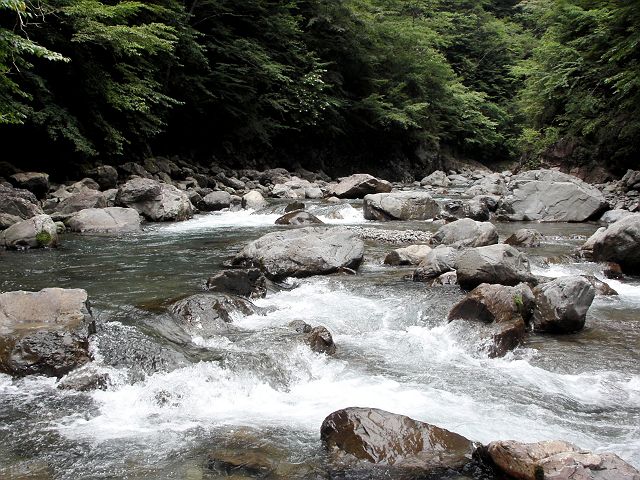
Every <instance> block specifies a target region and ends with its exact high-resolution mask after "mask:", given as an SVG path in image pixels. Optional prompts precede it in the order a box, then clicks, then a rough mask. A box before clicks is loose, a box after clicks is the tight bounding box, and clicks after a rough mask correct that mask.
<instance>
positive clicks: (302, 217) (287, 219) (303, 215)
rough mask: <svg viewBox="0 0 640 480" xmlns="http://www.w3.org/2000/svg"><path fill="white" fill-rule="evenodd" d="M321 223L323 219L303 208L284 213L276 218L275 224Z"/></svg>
mask: <svg viewBox="0 0 640 480" xmlns="http://www.w3.org/2000/svg"><path fill="white" fill-rule="evenodd" d="M322 223H323V221H322V220H320V219H319V218H318V217H316V216H315V215H314V214H312V213H309V212H305V211H303V210H298V211H294V212H289V213H285V214H284V215H282V216H281V217H279V218H277V219H276V225H315V224H322Z"/></svg>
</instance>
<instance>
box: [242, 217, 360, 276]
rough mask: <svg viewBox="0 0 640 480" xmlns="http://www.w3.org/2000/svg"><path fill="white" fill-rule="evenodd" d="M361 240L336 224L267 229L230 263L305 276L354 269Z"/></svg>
mask: <svg viewBox="0 0 640 480" xmlns="http://www.w3.org/2000/svg"><path fill="white" fill-rule="evenodd" d="M363 255H364V243H363V242H362V240H360V239H359V238H358V236H357V235H356V234H355V233H352V232H350V231H347V230H343V229H338V228H323V227H306V228H300V229H295V230H287V231H283V232H272V233H268V234H266V235H264V236H262V237H260V238H259V239H257V240H254V241H253V242H251V243H250V244H248V245H247V246H246V247H245V248H244V249H243V250H242V251H241V252H240V253H238V255H236V257H235V258H234V259H233V261H232V263H233V264H234V265H238V266H243V267H255V268H260V269H261V270H262V271H263V272H264V273H265V275H267V277H269V278H272V279H276V280H277V279H282V278H286V277H307V276H311V275H322V274H328V273H334V272H337V271H340V270H342V269H344V268H348V269H354V270H355V269H357V268H358V267H359V266H360V263H361V262H362V258H363Z"/></svg>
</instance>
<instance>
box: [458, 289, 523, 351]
mask: <svg viewBox="0 0 640 480" xmlns="http://www.w3.org/2000/svg"><path fill="white" fill-rule="evenodd" d="M533 307H534V297H533V293H532V292H531V289H530V288H529V286H528V285H526V284H520V285H518V286H516V287H507V286H504V285H490V284H488V283H483V284H480V285H478V286H477V287H476V288H474V289H473V290H472V291H471V292H469V293H468V294H467V296H466V297H465V298H464V299H462V300H461V301H460V302H458V303H457V304H456V305H454V306H453V308H452V309H451V311H450V312H449V317H448V321H449V322H452V321H454V320H467V321H473V322H480V323H481V324H482V325H483V329H482V333H481V335H482V339H483V342H482V345H483V348H486V349H487V353H488V354H489V356H490V357H501V356H504V355H505V354H506V353H507V352H509V351H511V350H513V349H514V348H515V347H517V346H518V345H520V343H521V342H522V340H523V338H524V335H525V332H526V322H527V321H528V320H529V319H530V318H531V315H532V313H533Z"/></svg>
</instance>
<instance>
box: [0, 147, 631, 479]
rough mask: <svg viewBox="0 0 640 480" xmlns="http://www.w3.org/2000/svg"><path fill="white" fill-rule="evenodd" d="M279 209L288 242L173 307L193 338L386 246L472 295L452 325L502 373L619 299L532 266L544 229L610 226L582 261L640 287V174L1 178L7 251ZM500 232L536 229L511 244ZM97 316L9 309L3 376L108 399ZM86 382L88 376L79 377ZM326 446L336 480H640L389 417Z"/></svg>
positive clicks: (178, 172) (598, 462) (249, 250)
mask: <svg viewBox="0 0 640 480" xmlns="http://www.w3.org/2000/svg"><path fill="white" fill-rule="evenodd" d="M9 173H11V172H9ZM305 200H312V201H315V202H321V203H322V205H323V208H324V207H325V206H326V207H327V209H328V210H327V211H330V212H333V214H339V213H336V211H334V210H331V209H332V208H334V207H340V206H341V205H343V204H346V203H349V202H352V203H353V202H354V201H357V202H358V203H356V205H357V208H362V212H363V216H364V218H365V219H367V220H372V221H375V222H376V223H375V224H372V225H371V226H364V227H363V226H353V225H348V226H329V225H324V224H323V222H322V220H320V218H318V216H316V215H314V214H312V213H310V212H308V211H306V209H305V204H304V201H305ZM274 201H277V202H279V203H282V204H285V203H288V206H287V207H286V209H285V213H284V215H283V216H281V217H279V218H278V219H277V220H275V225H279V230H277V231H275V232H271V233H267V234H265V235H262V236H261V237H260V238H257V239H255V240H253V241H251V242H248V243H247V244H246V245H244V246H243V247H242V248H241V249H240V250H239V251H237V252H236V254H235V255H234V256H233V257H232V258H230V259H229V262H228V266H229V267H230V269H229V270H223V271H220V272H217V273H216V274H215V275H213V276H212V277H211V278H209V279H208V281H206V287H205V289H206V292H205V293H199V294H196V295H192V296H189V297H186V298H182V299H178V300H175V301H173V302H172V303H170V304H168V305H167V306H166V309H165V310H166V312H167V313H168V314H169V315H170V316H171V318H173V320H174V321H175V324H176V325H178V326H179V327H180V328H181V329H183V330H184V331H185V332H187V333H189V334H193V335H196V334H197V335H199V336H202V337H204V338H213V337H215V336H219V335H223V336H224V335H232V334H237V333H238V331H239V330H238V329H237V327H236V326H235V324H234V318H238V317H242V316H247V315H261V314H263V313H262V312H261V309H260V308H259V307H257V306H256V305H255V304H254V301H255V299H256V298H263V297H265V296H267V295H269V293H270V292H274V291H279V290H281V289H285V288H291V286H290V285H285V284H283V283H282V282H284V281H285V280H286V279H288V278H292V277H293V278H303V277H310V276H315V275H330V274H338V275H345V274H346V275H353V274H356V273H357V272H358V270H359V268H360V267H361V265H362V262H363V259H364V257H365V254H366V251H367V249H368V246H369V245H371V244H373V245H376V246H378V248H381V247H384V248H385V249H386V250H387V254H386V257H385V259H384V265H386V268H399V267H400V266H403V268H406V267H410V268H411V269H412V274H411V275H410V276H409V277H410V278H409V280H413V281H414V282H425V286H426V287H427V288H440V287H442V286H443V285H446V286H452V285H453V286H456V288H460V289H462V290H463V291H464V292H465V296H464V298H463V299H462V300H460V301H459V302H458V303H457V304H455V305H454V306H453V308H452V309H451V310H450V312H449V314H448V317H447V319H446V321H447V322H449V323H453V322H455V323H456V324H458V325H459V326H460V328H462V329H465V328H468V329H469V331H473V332H475V334H478V337H477V338H478V349H480V350H482V351H483V352H484V353H485V354H486V355H487V357H488V358H493V357H502V356H504V355H506V354H508V353H509V352H510V351H512V350H513V349H514V348H516V347H518V346H520V345H521V344H522V343H523V341H524V339H525V338H527V337H528V336H536V335H537V336H540V338H544V336H545V335H557V336H561V335H566V334H572V333H575V332H578V331H580V330H582V329H583V328H584V327H585V319H586V315H587V311H588V310H589V308H590V306H591V304H592V302H593V301H594V298H595V297H596V295H615V293H616V292H615V291H612V290H611V289H610V288H609V287H608V285H606V284H604V283H603V282H601V281H600V280H598V279H597V278H595V277H593V276H579V275H573V276H565V277H560V278H546V277H540V276H536V275H534V274H533V273H532V271H531V265H530V260H529V257H528V252H531V251H532V250H533V249H535V248H537V247H538V246H539V245H540V243H541V242H543V241H544V236H543V235H542V234H541V233H540V232H539V231H538V230H537V229H536V225H537V224H539V223H543V222H587V221H589V222H596V223H598V224H600V225H602V226H601V228H600V229H598V230H597V231H596V232H595V233H594V234H593V236H591V237H590V238H588V239H587V240H586V242H585V243H584V245H583V246H582V247H581V248H579V249H577V250H576V251H575V252H574V256H575V258H576V259H589V260H593V261H595V262H601V269H602V272H603V274H604V275H605V276H607V277H610V276H616V277H617V278H624V276H625V275H631V276H634V275H638V274H640V172H639V171H629V172H628V173H627V174H626V175H625V176H624V177H623V178H622V179H620V180H618V181H615V182H608V183H604V184H596V185H592V184H588V183H586V182H583V181H582V180H580V179H579V178H577V177H573V176H571V175H568V174H564V173H560V172H557V171H552V170H535V171H527V172H522V173H519V174H514V173H512V172H501V173H495V172H489V171H480V170H462V171H451V172H440V171H437V172H433V173H431V174H430V175H428V176H426V177H425V178H423V179H422V180H421V181H419V182H414V183H412V184H392V183H390V182H387V181H385V180H381V179H377V178H375V177H372V176H370V175H367V174H357V175H352V176H350V177H346V178H342V179H335V180H332V179H330V178H328V177H327V176H326V175H325V174H323V173H322V172H318V173H314V172H308V171H304V170H300V171H297V172H288V171H286V170H284V169H272V170H267V171H264V172H258V171H253V170H241V171H228V170H222V169H218V168H210V169H205V168H202V167H193V166H191V165H186V164H184V165H183V164H177V163H174V162H172V161H169V160H165V159H150V160H148V161H146V162H145V163H144V164H134V163H130V164H125V165H122V166H120V167H118V168H114V167H111V166H101V167H97V168H94V169H92V170H88V171H86V172H84V175H83V178H82V179H79V180H78V181H76V182H73V183H71V182H70V183H67V184H64V185H58V184H54V183H52V182H50V180H49V177H48V175H47V174H45V173H38V172H17V171H16V172H14V173H12V174H11V175H8V176H7V177H6V178H0V246H3V247H4V248H5V249H7V250H25V251H28V250H32V249H54V248H57V247H58V246H60V245H64V241H65V233H67V232H75V233H78V234H85V235H111V236H113V237H114V241H116V242H117V241H118V238H119V236H121V235H129V234H132V233H135V232H139V231H141V229H143V228H145V225H147V224H149V223H151V222H180V221H185V220H188V219H190V218H192V217H193V216H194V215H195V214H198V213H207V212H215V211H222V210H225V211H238V212H239V211H241V210H245V211H262V210H263V209H268V208H269V205H270V204H271V203H273V202H274ZM360 205H361V207H360ZM350 208H351V207H350ZM396 221H416V222H429V223H430V224H431V225H433V226H434V227H437V230H436V231H435V232H433V233H430V232H428V231H423V230H411V229H393V228H385V226H386V225H389V226H390V227H393V222H396ZM496 221H500V222H523V221H525V222H530V223H531V226H530V227H529V228H525V229H520V230H518V231H516V232H515V233H514V234H513V235H511V236H509V237H508V238H507V239H505V240H504V241H503V242H502V243H501V242H500V238H499V235H498V232H497V230H496V227H495V225H494V223H495V222H496ZM3 254H4V255H6V254H7V253H3ZM26 254H27V255H28V254H29V253H28V252H27V253H26ZM0 261H1V260H0ZM51 287H55V286H54V285H52V286H51ZM294 287H295V285H294ZM89 301H90V299H89V298H88V295H87V293H86V291H84V290H80V289H60V288H46V289H43V290H41V291H39V292H26V291H11V292H2V293H0V372H3V373H6V374H9V375H12V376H14V377H23V376H28V375H47V376H53V377H57V378H58V379H61V380H60V382H59V383H60V385H61V387H60V388H69V389H72V390H79V391H84V390H87V389H88V390H91V389H96V388H108V384H109V383H108V382H109V380H108V378H106V377H104V375H103V374H97V373H96V374H92V373H91V372H90V371H89V373H87V374H86V375H85V374H84V373H86V372H87V366H88V365H90V364H91V361H92V353H91V350H90V348H89V344H90V341H91V336H92V335H94V334H95V331H96V319H94V318H93V315H92V311H91V307H90V302H89ZM277 335H281V336H284V337H286V341H290V342H296V343H297V344H300V345H303V346H306V347H307V348H310V349H311V350H312V351H314V352H317V353H320V354H326V355H333V354H335V353H336V349H339V347H340V346H339V344H338V345H336V343H334V340H333V337H332V333H331V332H330V331H329V330H328V329H327V328H326V327H324V326H322V325H309V324H307V323H306V322H304V321H299V322H292V324H291V325H289V328H288V330H287V331H286V332H284V333H283V332H280V333H278V334H277ZM282 341H285V340H282ZM83 369H84V370H83ZM74 370H75V371H76V372H78V371H82V372H84V373H83V374H82V375H77V376H76V377H73V374H74ZM321 441H322V445H323V446H324V447H325V449H326V452H327V455H328V460H327V462H328V467H327V468H328V470H329V471H331V472H333V473H332V475H338V476H340V475H343V476H344V475H347V476H348V474H349V473H348V472H358V473H357V475H356V477H355V478H374V477H368V475H381V476H385V475H386V476H389V475H390V476H391V477H389V478H420V476H421V475H436V474H440V473H443V472H445V473H446V472H449V473H450V472H452V471H453V472H460V473H465V474H469V472H470V471H472V470H474V469H477V470H478V471H480V472H484V473H482V475H486V477H483V478H503V477H504V478H516V479H523V480H529V479H531V480H539V479H558V480H559V479H569V478H571V479H603V480H604V479H608V480H617V479H631V480H639V479H640V473H639V472H638V471H637V470H636V469H634V468H633V467H632V466H631V465H629V464H628V463H626V462H624V461H623V460H622V459H621V458H619V457H618V456H616V455H615V454H610V453H592V452H588V451H585V450H583V449H581V448H579V447H577V446H576V445H573V444H570V443H567V442H564V441H562V440H554V441H546V442H538V443H532V444H526V443H519V442H513V441H508V440H496V441H494V442H491V443H489V444H488V445H480V444H478V443H476V442H473V441H471V440H468V439H466V438H464V437H462V436H460V435H458V434H456V433H452V432H449V431H447V430H444V429H442V428H439V427H437V426H433V425H429V424H426V423H423V422H419V421H417V420H414V419H411V418H409V417H405V416H402V415H396V414H392V413H389V412H385V411H382V410H377V409H372V408H355V407H354V408H346V409H344V410H339V411H336V412H334V413H332V414H331V415H329V416H328V417H327V418H326V419H325V421H324V422H323V424H322V426H321ZM225 462H226V463H225ZM237 463H238V465H234V462H231V463H229V460H228V459H227V460H224V461H223V460H221V459H220V458H218V457H215V456H214V457H212V458H210V465H211V466H212V468H213V469H218V470H219V469H221V468H222V470H225V469H226V470H229V469H231V470H230V471H233V472H236V471H237V472H240V473H244V474H247V475H249V474H252V473H251V472H253V473H255V472H262V473H264V471H268V470H269V468H270V467H264V466H261V465H260V464H257V465H250V462H246V461H244V462H243V461H238V462H237ZM221 465H222V467H221ZM229 465H231V466H229ZM223 467H224V468H223ZM265 468H266V469H267V470H264V469H265ZM371 468H373V469H374V470H369V469H371ZM226 470H225V471H226ZM345 472H347V473H345ZM371 472H374V473H371ZM262 473H261V474H262ZM449 473H447V474H449ZM358 475H359V476H358ZM331 478H334V477H331ZM340 478H342V477H340ZM349 478H350V477H349ZM375 478H377V477H375ZM381 478H382V477H381Z"/></svg>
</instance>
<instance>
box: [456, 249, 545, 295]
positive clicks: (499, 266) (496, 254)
mask: <svg viewBox="0 0 640 480" xmlns="http://www.w3.org/2000/svg"><path fill="white" fill-rule="evenodd" d="M456 268H457V270H456V271H457V274H458V282H459V283H460V286H461V287H462V288H465V289H468V290H471V289H473V288H475V287H477V286H478V285H480V284H481V283H499V284H502V285H517V284H518V283H521V282H534V281H535V279H534V277H533V275H531V267H530V265H529V260H528V258H527V257H526V255H525V254H523V253H521V252H519V251H518V250H516V249H515V248H513V247H511V246H510V245H504V244H500V245H489V246H486V247H478V248H468V249H466V250H463V251H462V252H461V253H460V254H459V255H458V258H457V261H456Z"/></svg>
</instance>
